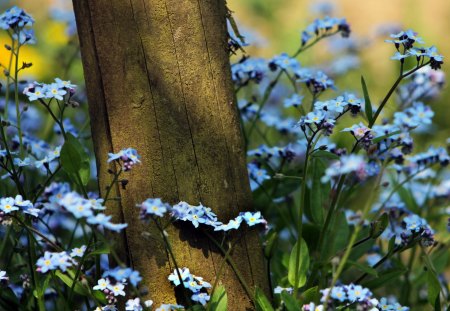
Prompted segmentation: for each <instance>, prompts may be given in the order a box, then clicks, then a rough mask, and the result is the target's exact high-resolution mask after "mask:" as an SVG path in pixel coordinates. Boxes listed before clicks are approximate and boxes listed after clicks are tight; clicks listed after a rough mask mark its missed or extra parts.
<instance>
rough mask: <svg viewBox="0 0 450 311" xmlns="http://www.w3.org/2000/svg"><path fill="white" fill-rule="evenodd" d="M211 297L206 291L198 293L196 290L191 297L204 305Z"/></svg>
mask: <svg viewBox="0 0 450 311" xmlns="http://www.w3.org/2000/svg"><path fill="white" fill-rule="evenodd" d="M210 298H211V297H209V295H208V294H207V293H200V292H197V293H195V294H194V295H192V297H191V299H192V300H193V301H197V302H200V303H201V304H202V305H206V303H207V302H208V301H209V299H210Z"/></svg>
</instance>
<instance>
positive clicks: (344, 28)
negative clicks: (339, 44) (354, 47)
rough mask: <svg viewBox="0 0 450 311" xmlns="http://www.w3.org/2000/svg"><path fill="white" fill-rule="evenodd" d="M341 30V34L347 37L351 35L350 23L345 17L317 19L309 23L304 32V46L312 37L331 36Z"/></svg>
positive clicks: (302, 37)
mask: <svg viewBox="0 0 450 311" xmlns="http://www.w3.org/2000/svg"><path fill="white" fill-rule="evenodd" d="M337 32H340V33H341V36H342V37H344V38H347V37H348V36H350V25H349V24H348V23H347V21H346V20H345V18H333V17H328V16H327V17H325V18H323V19H316V20H314V22H313V23H311V24H310V25H308V27H306V29H305V30H304V31H303V32H302V36H301V39H302V46H303V45H305V44H306V43H308V42H309V41H310V40H311V39H312V38H316V39H317V38H320V37H325V36H330V35H331V34H333V33H337Z"/></svg>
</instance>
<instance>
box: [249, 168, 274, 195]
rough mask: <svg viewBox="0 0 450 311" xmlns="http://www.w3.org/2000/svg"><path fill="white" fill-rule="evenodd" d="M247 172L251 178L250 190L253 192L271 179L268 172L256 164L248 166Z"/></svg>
mask: <svg viewBox="0 0 450 311" xmlns="http://www.w3.org/2000/svg"><path fill="white" fill-rule="evenodd" d="M247 170H248V175H249V177H250V188H251V190H252V191H254V190H256V189H258V188H259V187H260V185H261V184H262V183H263V182H264V181H265V180H268V179H270V176H269V175H268V174H267V171H266V170H265V169H263V168H260V167H259V166H258V165H256V164H254V163H249V164H247Z"/></svg>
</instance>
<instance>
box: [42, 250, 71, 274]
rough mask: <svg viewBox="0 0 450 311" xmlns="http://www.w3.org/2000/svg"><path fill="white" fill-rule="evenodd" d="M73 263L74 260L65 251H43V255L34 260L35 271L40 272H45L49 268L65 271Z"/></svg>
mask: <svg viewBox="0 0 450 311" xmlns="http://www.w3.org/2000/svg"><path fill="white" fill-rule="evenodd" d="M75 264H76V261H75V260H74V259H73V258H72V257H71V256H69V255H68V254H67V253H66V252H59V253H52V252H45V253H44V256H43V257H41V258H39V259H38V261H37V262H36V266H37V271H38V272H41V273H47V272H48V271H50V270H61V271H63V272H65V271H66V270H67V268H69V267H71V266H73V265H75Z"/></svg>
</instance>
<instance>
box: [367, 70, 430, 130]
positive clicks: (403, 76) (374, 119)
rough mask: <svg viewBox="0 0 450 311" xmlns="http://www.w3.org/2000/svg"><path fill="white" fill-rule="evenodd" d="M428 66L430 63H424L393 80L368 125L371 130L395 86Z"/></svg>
mask: <svg viewBox="0 0 450 311" xmlns="http://www.w3.org/2000/svg"><path fill="white" fill-rule="evenodd" d="M428 64H430V62H426V63H425V64H422V65H420V66H417V67H416V68H414V69H411V70H410V71H408V72H406V73H403V71H402V73H401V74H400V76H399V77H398V78H397V80H395V82H394V85H393V86H392V87H391V88H390V90H389V91H388V92H387V94H386V96H385V97H384V98H383V100H382V101H381V104H380V107H378V109H377V111H376V112H375V114H374V116H373V119H372V122H370V123H369V127H370V128H371V127H372V126H373V125H374V124H375V122H376V121H377V118H378V116H379V115H380V113H381V111H382V110H383V108H384V106H385V105H386V103H387V101H388V100H389V98H390V97H391V95H392V94H393V93H394V91H395V89H396V88H397V86H398V85H399V84H400V82H401V81H402V80H403V79H404V78H406V77H408V76H409V75H411V74H413V73H414V72H416V71H417V70H419V69H420V68H422V67H425V66H427V65H428Z"/></svg>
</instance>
